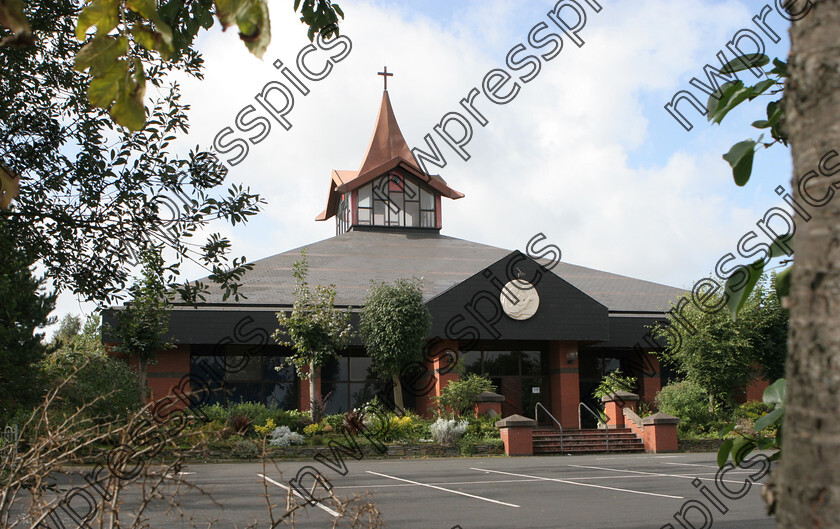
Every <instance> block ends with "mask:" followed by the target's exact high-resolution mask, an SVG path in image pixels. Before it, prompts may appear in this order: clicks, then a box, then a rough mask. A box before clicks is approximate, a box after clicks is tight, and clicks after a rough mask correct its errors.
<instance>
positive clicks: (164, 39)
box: [125, 0, 172, 57]
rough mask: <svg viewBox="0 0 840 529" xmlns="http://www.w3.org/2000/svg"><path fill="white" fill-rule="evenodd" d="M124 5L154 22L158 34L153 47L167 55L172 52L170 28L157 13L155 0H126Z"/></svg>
mask: <svg viewBox="0 0 840 529" xmlns="http://www.w3.org/2000/svg"><path fill="white" fill-rule="evenodd" d="M125 5H126V7H128V8H129V9H130V10H132V11H134V12H135V13H137V14H139V15H140V16H142V17H144V18H146V19H147V20H148V21H149V22H151V23H152V24H154V27H155V33H156V34H158V35H160V40H157V41H156V45H155V47H154V49H156V50H158V51H159V52H160V53H161V54H162V55H164V56H166V57H169V56H170V55H171V54H172V28H171V27H170V26H169V24H167V23H166V22H165V21H164V20H163V18H161V16H160V15H159V14H158V12H157V4H156V3H155V0H126V3H125ZM144 47H145V46H144ZM147 49H148V48H147Z"/></svg>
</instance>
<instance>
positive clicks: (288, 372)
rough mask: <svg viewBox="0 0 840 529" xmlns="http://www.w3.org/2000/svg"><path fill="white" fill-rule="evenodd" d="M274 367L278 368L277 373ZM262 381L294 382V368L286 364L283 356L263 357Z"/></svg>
mask: <svg viewBox="0 0 840 529" xmlns="http://www.w3.org/2000/svg"><path fill="white" fill-rule="evenodd" d="M275 367H279V368H280V370H279V371H278V370H277V369H275ZM263 380H271V381H277V382H293V381H294V380H295V368H294V366H292V365H291V364H287V363H286V357H285V356H264V357H263Z"/></svg>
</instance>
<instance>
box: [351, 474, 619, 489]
mask: <svg viewBox="0 0 840 529" xmlns="http://www.w3.org/2000/svg"><path fill="white" fill-rule="evenodd" d="M609 477H611V478H612V477H615V476H609ZM528 481H539V480H538V479H500V480H498V481H487V480H484V481H455V482H450V481H446V482H443V483H434V482H432V483H429V485H485V484H494V483H523V482H528ZM413 486H414V485H412V484H411V483H399V484H395V485H376V484H373V483H366V484H364V485H337V486H336V487H335V488H336V489H382V488H394V487H413Z"/></svg>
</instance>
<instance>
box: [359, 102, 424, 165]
mask: <svg viewBox="0 0 840 529" xmlns="http://www.w3.org/2000/svg"><path fill="white" fill-rule="evenodd" d="M397 157H400V158H403V159H404V160H405V161H406V162H407V163H408V164H410V165H412V166H414V168H416V169H417V170H421V169H420V166H419V165H418V163H417V161H416V160H415V159H414V155H413V154H411V149H409V148H408V144H407V143H406V142H405V138H403V135H402V132H401V131H400V126H399V125H398V124H397V118H396V117H395V116H394V109H393V108H392V107H391V99H390V98H389V97H388V91H387V90H385V91H384V92H383V93H382V104H381V105H380V106H379V115H378V116H377V117H376V127H375V128H374V129H373V136H372V137H371V138H370V145H368V149H367V152H366V153H365V157H364V158H363V159H362V165H361V167H360V168H359V175H363V174H365V173H367V172H368V171H370V170H371V169H375V168H376V167H379V166H380V165H382V164H385V163H387V162H390V161H391V160H393V159H394V158H397Z"/></svg>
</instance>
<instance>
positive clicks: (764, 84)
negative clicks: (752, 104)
mask: <svg viewBox="0 0 840 529" xmlns="http://www.w3.org/2000/svg"><path fill="white" fill-rule="evenodd" d="M775 85H776V81H775V80H773V79H765V80H763V81H761V82H759V83H756V84H754V85H753V87H752V91H753V97H752V98H754V97H755V96H757V95H759V94H763V93H764V92H765V91H766V90H767V89H768V88H770V87H771V86H775ZM752 98H750V99H752Z"/></svg>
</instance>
